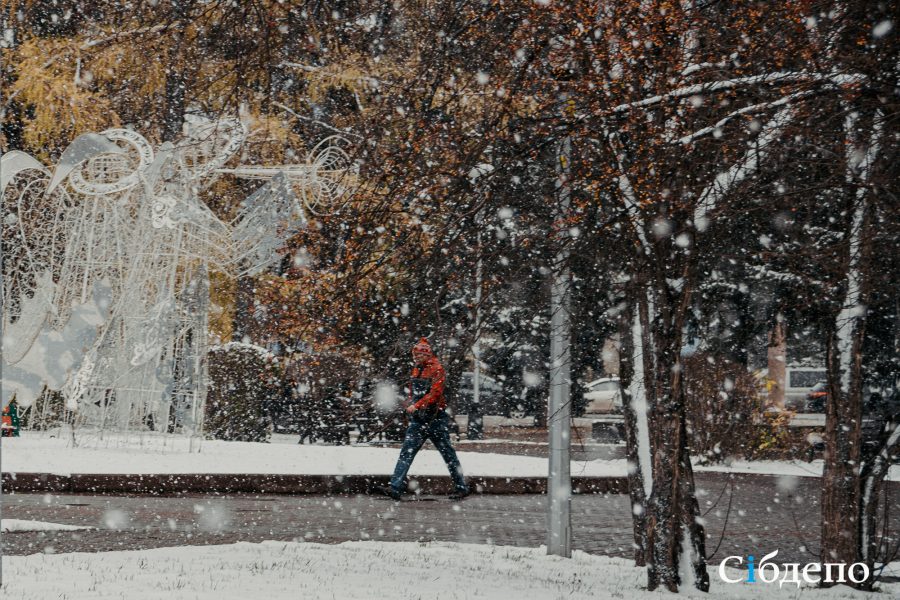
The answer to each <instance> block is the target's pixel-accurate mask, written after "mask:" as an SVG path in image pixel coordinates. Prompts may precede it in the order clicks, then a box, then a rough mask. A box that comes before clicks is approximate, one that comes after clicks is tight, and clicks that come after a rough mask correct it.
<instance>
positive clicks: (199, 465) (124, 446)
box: [2, 432, 900, 494]
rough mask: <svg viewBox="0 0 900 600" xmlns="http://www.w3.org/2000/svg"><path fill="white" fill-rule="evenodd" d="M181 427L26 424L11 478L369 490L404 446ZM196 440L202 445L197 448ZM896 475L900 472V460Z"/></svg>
mask: <svg viewBox="0 0 900 600" xmlns="http://www.w3.org/2000/svg"><path fill="white" fill-rule="evenodd" d="M195 444H197V446H199V450H200V451H199V452H197V451H194V452H191V451H189V450H190V445H189V441H188V440H187V439H185V438H177V437H174V436H162V435H155V436H150V435H148V436H144V437H142V438H123V437H117V436H115V435H112V436H111V435H109V434H107V435H106V436H105V438H104V439H99V437H96V438H92V437H90V436H86V435H82V436H81V438H80V439H79V442H78V445H77V447H72V443H71V440H70V439H62V438H58V437H51V436H50V435H49V434H46V433H35V432H25V435H24V436H23V437H21V438H5V439H4V440H3V464H2V467H3V479H4V485H6V486H9V487H8V488H7V489H10V490H16V491H21V492H27V491H36V492H43V491H57V492H69V493H141V494H146V493H167V494H168V493H178V492H190V493H204V492H206V493H234V492H245V493H315V494H320V493H360V492H365V491H366V490H367V489H369V488H370V487H371V485H372V484H373V483H383V482H384V481H386V478H387V477H388V476H389V475H390V473H391V472H392V471H393V468H394V463H395V461H396V459H397V453H398V450H397V449H396V448H383V447H377V446H366V445H358V446H355V445H354V446H319V445H298V444H285V443H273V444H261V443H249V442H222V441H208V440H207V441H202V442H199V443H198V442H196V441H195ZM194 449H195V450H196V448H194ZM459 457H460V461H461V463H462V466H463V468H464V470H465V473H466V476H467V477H468V478H469V479H470V481H471V482H472V483H473V485H474V486H477V487H478V488H479V489H480V491H481V492H484V493H542V492H543V491H544V489H545V486H546V478H547V460H546V459H545V458H540V457H534V456H520V455H514V454H499V453H485V452H464V451H461V452H459ZM695 470H696V471H698V472H704V471H710V472H724V473H742V474H755V475H778V476H789V477H820V476H821V474H822V461H813V462H810V463H804V462H796V461H794V462H788V461H759V462H746V461H734V462H732V463H728V464H722V465H713V466H697V467H696V468H695ZM571 473H572V478H573V487H574V488H576V490H578V491H581V492H601V493H607V492H614V493H624V492H626V491H627V485H626V483H625V478H626V475H627V465H626V462H625V460H591V461H573V462H572V466H571ZM410 477H411V478H413V479H415V480H417V481H418V482H420V485H422V486H423V491H426V492H427V493H432V492H434V493H440V492H443V491H445V489H449V478H448V476H447V469H446V466H445V465H444V462H443V460H442V459H441V457H440V455H439V454H438V453H437V452H436V451H435V450H430V449H423V450H422V451H421V452H420V453H419V455H418V456H417V457H416V460H415V462H414V463H413V467H412V470H411V471H410ZM889 479H891V480H894V481H896V480H898V479H900V467H898V466H894V467H892V469H891V472H890V475H889Z"/></svg>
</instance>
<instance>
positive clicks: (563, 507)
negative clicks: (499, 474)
mask: <svg viewBox="0 0 900 600" xmlns="http://www.w3.org/2000/svg"><path fill="white" fill-rule="evenodd" d="M571 155H572V139H571V138H570V137H568V136H566V137H565V138H564V139H563V140H562V142H561V143H560V151H559V164H558V165H557V189H558V193H559V204H560V213H561V214H560V217H565V215H566V214H567V213H568V209H569V201H570V198H569V196H570V183H569V172H570V160H571ZM564 235H565V234H564V233H562V232H561V233H560V234H559V237H558V242H559V243H560V248H559V250H558V251H557V253H556V260H555V262H554V266H553V287H552V290H551V297H550V403H549V407H548V409H549V414H548V416H547V424H548V426H549V435H550V440H549V441H550V465H549V466H550V474H549V477H548V480H547V521H548V527H547V554H554V555H556V556H564V557H566V558H568V557H570V556H571V555H572V511H571V507H572V478H571V472H570V468H569V445H570V439H571V427H570V422H571V421H570V416H571V403H570V401H569V400H570V398H569V390H570V386H571V360H570V358H571V355H570V337H571V334H570V323H569V279H570V274H569V268H568V259H569V252H568V250H567V249H566V247H565V243H564V241H563V237H564Z"/></svg>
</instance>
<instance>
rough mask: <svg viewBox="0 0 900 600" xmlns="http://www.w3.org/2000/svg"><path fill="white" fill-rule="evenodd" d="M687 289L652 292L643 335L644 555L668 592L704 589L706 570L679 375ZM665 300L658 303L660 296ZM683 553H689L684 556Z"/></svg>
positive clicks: (653, 581)
mask: <svg viewBox="0 0 900 600" xmlns="http://www.w3.org/2000/svg"><path fill="white" fill-rule="evenodd" d="M689 293H690V292H689V290H687V289H685V290H682V291H681V292H680V293H678V294H676V295H675V296H674V298H671V297H668V295H667V294H657V302H656V303H657V308H656V310H654V311H652V313H654V314H652V315H651V316H652V317H653V319H652V336H650V337H649V338H648V336H644V341H645V344H646V345H645V349H647V350H646V351H647V352H649V353H651V354H652V358H651V359H650V360H649V361H648V362H649V363H652V373H651V374H650V377H649V378H648V379H647V380H648V381H652V382H653V386H654V389H653V393H652V394H648V396H650V397H652V400H651V407H652V409H651V410H650V411H649V413H650V418H649V425H650V431H651V432H652V433H651V436H650V439H651V447H652V450H653V454H652V456H653V467H652V468H653V490H652V492H651V494H650V501H649V507H650V510H649V520H648V523H647V538H648V549H649V558H648V566H647V587H648V589H650V590H654V589H656V588H657V587H660V586H663V587H665V588H666V589H667V590H669V591H672V592H677V591H678V586H679V585H681V584H692V585H693V586H694V587H696V588H697V589H699V590H701V591H709V576H708V575H707V573H706V554H705V547H706V532H705V530H704V527H703V525H702V523H701V522H700V521H699V507H698V505H697V497H696V491H695V486H694V474H693V469H692V468H691V464H690V449H689V446H688V440H687V427H686V415H685V403H684V385H683V379H682V365H681V344H682V335H681V332H682V328H683V325H684V321H683V319H684V311H685V307H686V306H687V305H688V302H687V300H688V298H689ZM660 299H662V301H668V302H670V304H669V306H665V307H660V306H658V304H659V302H660V301H661V300H660ZM685 553H687V554H688V555H686V556H684V554H685Z"/></svg>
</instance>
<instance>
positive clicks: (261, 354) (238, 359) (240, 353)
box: [205, 342, 282, 442]
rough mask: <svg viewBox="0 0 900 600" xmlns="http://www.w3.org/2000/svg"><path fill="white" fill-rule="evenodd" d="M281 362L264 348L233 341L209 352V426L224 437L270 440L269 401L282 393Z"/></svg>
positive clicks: (215, 435) (214, 434)
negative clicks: (280, 391)
mask: <svg viewBox="0 0 900 600" xmlns="http://www.w3.org/2000/svg"><path fill="white" fill-rule="evenodd" d="M281 378H282V369H281V365H280V364H279V363H278V361H277V359H276V358H275V357H274V356H272V354H270V353H269V352H268V351H267V350H265V349H264V348H260V347H259V346H254V345H251V344H243V343H238V342H231V343H229V344H225V345H223V346H216V347H214V348H211V349H210V351H209V382H210V383H209V391H208V393H207V397H206V425H205V429H206V432H207V434H208V435H209V436H211V437H213V438H215V439H220V440H231V441H241V442H268V441H269V438H270V437H271V435H272V419H271V416H270V414H269V412H270V411H269V404H270V402H271V400H272V398H273V397H275V395H276V394H277V393H278V391H279V388H280V385H281Z"/></svg>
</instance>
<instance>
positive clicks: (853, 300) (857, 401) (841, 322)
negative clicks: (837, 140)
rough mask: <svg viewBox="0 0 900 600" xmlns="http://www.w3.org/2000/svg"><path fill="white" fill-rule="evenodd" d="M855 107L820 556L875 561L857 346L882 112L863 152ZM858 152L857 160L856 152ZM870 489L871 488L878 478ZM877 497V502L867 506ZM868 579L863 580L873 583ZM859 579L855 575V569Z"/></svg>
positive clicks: (831, 340) (832, 353)
mask: <svg viewBox="0 0 900 600" xmlns="http://www.w3.org/2000/svg"><path fill="white" fill-rule="evenodd" d="M858 117H859V115H858V113H855V112H854V113H850V114H849V115H848V117H847V120H846V122H845V132H846V135H847V140H848V144H847V153H848V154H847V181H848V183H850V184H851V185H852V186H853V192H852V195H851V202H850V203H849V205H850V221H849V227H848V229H847V235H846V238H845V239H846V240H847V255H846V259H845V271H844V273H845V280H844V298H843V302H842V303H841V307H840V310H839V311H837V312H836V313H835V315H834V320H833V322H832V326H831V328H830V329H831V330H830V331H829V334H828V339H827V348H826V349H827V352H826V357H827V361H828V363H827V366H828V401H827V402H826V403H825V469H824V472H823V475H822V552H821V557H822V558H821V559H822V562H836V563H846V564H847V565H851V564H853V563H856V562H859V561H860V560H862V561H863V562H866V561H867V558H866V557H868V559H871V560H874V557H871V556H870V555H869V554H870V553H869V551H870V550H871V548H870V546H871V543H872V540H871V539H864V538H866V536H867V535H868V534H869V533H870V529H869V527H870V524H869V523H868V522H867V519H866V514H867V513H868V514H869V515H870V518H871V519H874V518H875V514H876V512H877V496H872V495H871V494H870V495H868V496H867V502H866V503H865V504H866V505H864V503H863V502H862V498H861V496H862V494H863V485H864V480H863V478H862V469H863V467H864V465H862V464H861V459H862V452H861V445H862V348H863V341H864V340H865V305H866V303H867V302H868V291H869V290H868V288H869V279H870V277H871V273H870V272H869V269H870V265H869V260H868V243H867V238H868V236H867V234H866V230H867V224H868V222H869V220H870V216H869V214H868V212H869V211H868V206H867V204H868V202H867V197H866V192H867V189H866V187H867V184H868V183H869V181H870V179H871V171H872V166H873V163H874V161H875V159H876V157H877V156H878V153H879V150H880V142H881V134H882V128H883V118H882V115H881V113H880V111H877V112H876V114H875V117H874V119H873V127H872V135H871V138H870V139H869V141H868V146H867V147H866V148H865V152H864V153H863V152H862V151H861V148H862V145H861V144H860V143H858V139H859V133H858V131H859V130H858ZM859 155H862V159H861V160H860V159H859ZM869 483H870V484H871V488H870V490H869V491H870V492H871V491H874V487H875V484H876V483H878V482H877V481H875V480H872V481H871V482H869ZM871 503H876V506H875V507H872V506H869V504H871ZM871 577H872V573H871V571H870V572H869V578H867V581H864V582H863V584H862V585H861V586H860V587H865V586H869V587H871V583H872V582H871V581H869V580H870V579H871ZM857 579H858V576H857Z"/></svg>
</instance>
